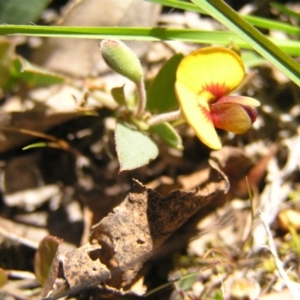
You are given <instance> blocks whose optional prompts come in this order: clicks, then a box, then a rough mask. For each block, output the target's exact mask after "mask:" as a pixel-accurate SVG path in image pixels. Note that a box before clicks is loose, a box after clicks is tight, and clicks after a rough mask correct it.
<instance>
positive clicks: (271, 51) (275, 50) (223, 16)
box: [192, 0, 300, 86]
mask: <svg viewBox="0 0 300 300" xmlns="http://www.w3.org/2000/svg"><path fill="white" fill-rule="evenodd" d="M192 1H193V2H194V3H195V4H196V5H199V7H201V8H202V9H204V10H206V11H207V12H208V13H209V14H210V15H211V16H212V17H213V18H215V19H216V20H218V21H219V22H221V23H223V24H224V25H225V26H226V27H228V28H229V29H231V30H232V31H233V32H234V33H236V34H237V35H238V36H239V37H241V38H242V39H243V40H244V41H245V42H247V43H248V44H249V45H251V46H252V47H253V49H254V50H256V51H257V52H258V53H259V54H261V55H262V56H263V57H265V58H266V59H267V60H268V61H269V62H271V63H272V64H273V65H274V66H276V67H277V68H278V69H279V70H281V71H282V72H283V73H284V74H285V75H286V76H288V77H289V78H290V79H291V80H292V81H294V82H295V83H296V84H297V85H298V86H300V66H299V64H298V63H296V61H294V60H293V59H292V58H291V57H290V56H288V55H287V54H286V53H285V52H284V51H282V50H281V49H280V48H279V47H277V46H276V45H275V44H274V43H272V42H271V41H270V40H269V39H267V38H266V37H265V36H264V35H263V34H262V33H261V32H259V31H258V30H257V29H256V28H254V27H253V26H252V25H251V24H249V23H248V22H247V21H245V20H244V19H243V18H242V17H241V16H239V15H238V14H237V13H236V12H235V11H234V10H233V9H232V8H230V7H229V6H228V5H227V4H226V3H225V2H223V1H221V0H192Z"/></svg>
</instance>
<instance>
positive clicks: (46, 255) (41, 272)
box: [34, 235, 62, 298]
mask: <svg viewBox="0 0 300 300" xmlns="http://www.w3.org/2000/svg"><path fill="white" fill-rule="evenodd" d="M61 243H62V241H61V240H60V239H58V238H57V237H55V236H51V235H48V236H46V237H44V238H43V240H42V241H41V242H40V244H39V247H38V250H37V252H36V254H35V260H34V272H35V276H36V279H37V280H38V281H39V282H40V283H41V284H42V285H43V293H42V294H43V298H44V297H45V296H46V295H47V294H48V292H49V291H50V290H51V288H52V286H53V284H54V282H55V279H56V278H57V274H58V267H59V260H58V255H59V246H60V245H61Z"/></svg>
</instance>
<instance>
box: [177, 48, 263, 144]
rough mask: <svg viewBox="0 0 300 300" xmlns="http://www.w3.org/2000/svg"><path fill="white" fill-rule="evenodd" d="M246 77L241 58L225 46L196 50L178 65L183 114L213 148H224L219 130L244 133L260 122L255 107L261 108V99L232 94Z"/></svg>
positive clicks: (180, 101) (199, 135) (204, 141)
mask: <svg viewBox="0 0 300 300" xmlns="http://www.w3.org/2000/svg"><path fill="white" fill-rule="evenodd" d="M244 76H245V67H244V64H243V62H242V60H241V58H240V57H239V56H238V55H237V54H236V53H235V52H233V51H232V50H229V49H227V48H223V47H207V48H202V49H199V50H196V51H194V52H192V53H190V54H189V55H187V56H186V57H184V58H183V59H182V61H181V62H180V64H179V66H178V69H177V73H176V83H175V90H176V96H177V99H178V102H179V104H180V107H181V112H182V114H183V116H184V118H185V120H186V121H187V123H188V124H189V125H190V126H191V127H192V128H193V129H194V131H195V133H196V135H197V136H198V138H199V139H200V140H201V141H202V142H203V143H204V144H206V145H207V146H209V147H210V148H213V149H220V148H221V147H222V144H221V142H220V139H219V137H218V134H217V132H216V130H215V127H216V128H220V129H224V130H227V131H230V132H233V133H236V134H242V133H245V132H246V131H247V130H249V128H250V127H251V125H252V124H253V122H254V121H255V120H256V116H257V115H256V111H255V110H254V109H253V108H252V107H256V106H259V105H260V103H259V102H258V101H257V100H255V99H253V98H250V97H244V96H230V95H229V94H230V93H231V92H233V91H234V90H235V89H236V88H237V87H238V86H239V85H240V84H241V82H242V81H243V79H244Z"/></svg>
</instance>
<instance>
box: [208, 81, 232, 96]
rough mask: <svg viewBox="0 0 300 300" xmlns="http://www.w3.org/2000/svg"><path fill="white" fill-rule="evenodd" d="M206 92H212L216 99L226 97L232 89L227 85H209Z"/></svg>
mask: <svg viewBox="0 0 300 300" xmlns="http://www.w3.org/2000/svg"><path fill="white" fill-rule="evenodd" d="M204 90H206V91H208V92H210V93H211V94H213V95H214V96H215V98H216V99H219V98H221V97H224V96H226V95H227V94H228V92H229V90H230V88H229V87H227V86H226V85H225V83H222V84H220V83H210V84H207V85H206V86H205V88H204ZM216 99H214V100H216Z"/></svg>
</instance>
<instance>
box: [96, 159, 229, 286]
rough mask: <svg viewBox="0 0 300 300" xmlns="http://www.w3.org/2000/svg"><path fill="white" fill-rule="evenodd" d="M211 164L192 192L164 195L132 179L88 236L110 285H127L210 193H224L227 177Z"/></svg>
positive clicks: (208, 199) (177, 191) (199, 207)
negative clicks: (97, 247)
mask: <svg viewBox="0 0 300 300" xmlns="http://www.w3.org/2000/svg"><path fill="white" fill-rule="evenodd" d="M212 164H213V166H212V168H211V173H210V176H209V178H208V179H207V181H206V182H205V183H204V184H203V185H202V186H201V188H197V189H196V190H195V191H193V192H183V191H179V190H176V191H173V192H172V193H170V194H169V195H167V196H165V197H164V196H162V195H160V194H158V193H157V192H155V191H154V190H152V189H149V188H147V187H146V186H144V185H142V184H141V183H140V182H138V181H137V180H135V181H134V186H133V187H132V189H131V191H130V192H129V194H128V195H127V197H126V198H125V200H124V201H123V202H122V203H121V204H120V205H119V206H118V207H116V208H115V209H114V212H113V213H110V214H109V215H108V216H107V217H105V218H104V219H103V220H102V221H101V222H100V223H98V224H96V225H95V226H94V227H93V229H92V235H91V238H92V240H93V241H94V242H97V243H99V244H100V245H101V248H102V250H101V256H100V260H101V262H103V263H105V264H106V265H107V266H108V268H109V269H110V270H111V274H112V280H111V281H110V282H109V283H108V284H109V285H111V286H114V287H121V286H127V285H129V284H130V283H131V282H132V281H133V280H134V279H135V277H136V275H137V273H138V271H139V270H140V269H141V267H142V266H143V263H144V262H145V261H146V260H147V259H148V258H149V257H150V256H151V255H152V254H153V253H154V251H155V250H156V249H157V248H158V247H159V246H161V245H162V244H163V243H164V242H165V241H166V239H167V238H168V237H169V236H170V235H171V234H172V233H173V232H174V231H176V230H177V229H178V228H179V227H180V226H181V225H182V224H183V223H184V222H185V221H187V220H188V219H189V218H190V217H191V216H192V215H193V214H195V213H196V212H197V211H198V210H200V209H201V208H202V207H203V206H205V205H207V204H208V203H209V202H210V201H211V199H212V198H213V196H215V195H220V194H223V193H225V192H227V190H228V188H229V184H228V181H227V178H226V176H225V175H224V173H222V172H221V171H220V170H218V168H217V166H216V165H214V162H212Z"/></svg>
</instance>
